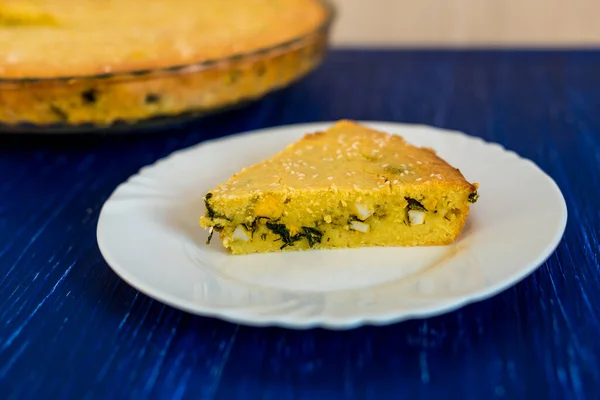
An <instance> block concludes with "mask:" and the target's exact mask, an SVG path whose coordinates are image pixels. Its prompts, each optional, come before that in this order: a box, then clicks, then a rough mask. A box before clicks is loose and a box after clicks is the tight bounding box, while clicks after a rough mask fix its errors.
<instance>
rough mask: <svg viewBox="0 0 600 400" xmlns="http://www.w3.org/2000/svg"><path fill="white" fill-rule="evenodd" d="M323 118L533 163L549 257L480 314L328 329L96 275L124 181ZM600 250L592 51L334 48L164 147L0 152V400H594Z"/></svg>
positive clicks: (599, 100)
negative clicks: (461, 139)
mask: <svg viewBox="0 0 600 400" xmlns="http://www.w3.org/2000/svg"><path fill="white" fill-rule="evenodd" d="M0 106H1V105H0ZM340 118H352V119H366V120H389V121H400V122H413V123H425V124H431V125H435V126H439V127H443V128H451V129H457V130H462V131H465V132H468V133H469V134H472V135H476V136H480V137H483V138H485V139H487V140H490V141H495V142H499V143H501V144H503V145H504V146H506V147H507V148H509V149H511V150H514V151H516V152H518V153H519V154H521V155H522V156H524V157H527V158H530V159H532V160H533V161H535V162H536V163H538V165H540V166H541V167H542V168H543V169H544V170H545V171H546V172H548V173H549V174H550V175H551V176H552V177H553V178H554V179H555V180H556V181H557V183H558V185H559V186H560V188H561V190H562V191H563V192H564V195H565V198H566V200H567V204H568V207H569V213H570V219H569V223H568V226H567V230H566V234H565V237H564V240H563V242H562V243H561V244H560V246H559V248H558V250H557V252H556V253H555V254H554V255H552V256H551V258H550V259H549V260H548V261H547V262H546V263H545V264H544V265H543V266H542V267H541V268H540V269H539V270H538V271H537V272H535V274H534V275H532V276H530V277H528V278H527V279H525V280H524V281H522V282H521V283H519V284H518V285H517V286H515V287H513V288H510V289H508V290H506V291H505V292H503V293H501V294H499V295H498V296H496V297H494V298H492V299H490V300H487V301H483V302H481V303H478V304H474V305H470V306H468V307H466V308H463V309H461V310H459V311H456V312H452V313H450V314H447V315H444V316H440V317H436V318H431V319H427V320H417V321H409V322H405V323H399V324H395V325H392V326H387V327H378V328H376V327H363V328H359V329H356V330H351V331H345V332H344V331H343V332H333V331H326V330H321V329H314V330H309V331H291V330H284V329H277V328H265V329H257V328H250V327H244V326H236V325H233V324H230V323H227V322H222V321H219V320H215V319H210V318H203V317H197V316H192V315H189V314H186V313H184V312H180V311H178V310H175V309H172V308H170V307H167V306H164V305H162V304H160V303H158V302H156V301H153V300H151V299H150V298H148V297H146V296H144V295H142V294H140V293H138V292H137V291H136V290H134V289H132V288H131V287H129V286H128V285H127V284H125V283H124V282H123V281H121V280H120V279H119V278H117V276H116V275H115V274H114V273H113V272H112V271H111V270H110V269H109V267H108V266H107V264H106V263H105V262H104V261H103V259H102V257H101V255H100V253H99V251H98V248H97V245H96V235H95V230H96V223H97V219H98V213H99V210H100V207H101V206H102V204H103V202H104V201H105V200H106V198H107V197H108V196H109V194H110V193H111V191H112V190H113V189H114V188H115V187H116V186H117V185H118V184H119V183H121V182H123V181H124V180H125V179H126V178H127V177H129V176H130V175H131V174H134V173H135V172H136V171H137V170H138V169H139V168H140V167H142V166H144V165H146V164H149V163H152V162H154V161H155V160H157V159H159V158H161V157H163V156H166V155H167V154H169V153H171V152H172V151H174V150H177V149H180V148H183V147H186V146H189V145H192V144H195V143H198V142H200V141H202V140H204V139H207V138H213V137H218V136H222V135H227V134H232V133H235V132H238V131H244V130H249V129H255V128H261V127H267V126H274V125H280V124H290V123H297V122H312V121H321V120H334V119H340ZM599 236H600V52H592V51H589V52H584V51H581V52H531V51H527V52H508V51H506V52H451V51H447V52H445V51H423V52H418V51H406V52H401V51H393V52H392V51H390V52H385V51H372V52H367V51H334V52H332V53H331V54H330V55H329V57H328V59H327V61H326V63H325V64H324V65H323V67H322V68H320V69H319V70H318V71H317V72H315V73H313V74H312V75H311V76H310V77H308V78H307V79H305V80H303V81H302V82H301V83H299V84H297V85H295V86H293V87H291V88H289V89H287V90H285V91H282V92H280V93H277V94H274V95H272V96H269V97H268V98H267V99H265V100H264V101H261V102H259V103H256V104H253V105H251V106H249V107H247V108H244V109H242V110H238V111H234V112H228V113H226V114H222V115H219V116H215V117H211V118H207V119H204V120H201V121H198V122H195V123H193V124H191V125H189V126H183V127H180V128H178V129H174V130H172V131H171V132H168V133H158V134H152V135H144V136H141V135H130V136H119V137H86V138H77V137H68V138H57V137H50V138H39V137H0V398H2V399H71V398H72V399H83V398H86V399H87V398H89V399H92V398H107V399H116V398H131V399H145V398H152V399H212V398H218V399H238V398H240V399H277V400H287V399H336V398H346V399H378V400H379V399H426V398H431V399H442V398H445V397H443V396H449V397H450V398H457V399H493V398H506V399H520V398H532V397H531V396H534V395H537V396H539V397H540V398H543V399H598V398H600V268H599V266H600V265H599V243H598V240H599Z"/></svg>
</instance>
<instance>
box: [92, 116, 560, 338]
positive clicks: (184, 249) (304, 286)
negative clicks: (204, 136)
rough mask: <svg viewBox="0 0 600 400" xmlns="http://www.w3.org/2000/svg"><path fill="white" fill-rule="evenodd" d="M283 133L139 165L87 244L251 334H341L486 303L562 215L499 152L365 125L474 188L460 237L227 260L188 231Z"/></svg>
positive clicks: (289, 131)
mask: <svg viewBox="0 0 600 400" xmlns="http://www.w3.org/2000/svg"><path fill="white" fill-rule="evenodd" d="M331 124H332V123H319V124H306V125H294V126H284V127H279V128H272V129H266V130H261V131H255V132H250V133H246V134H240V135H235V136H230V137H227V138H223V139H218V140H213V141H209V142H204V143H202V144H200V145H198V146H195V147H192V148H189V149H186V150H182V151H179V152H176V153H174V154H172V155H171V156H169V157H167V158H166V159H164V160H162V161H159V162H158V163H156V164H155V165H153V166H150V167H146V168H144V169H142V170H141V171H140V173H139V174H138V175H135V176H133V177H132V178H131V179H129V180H128V181H127V182H126V183H124V184H123V185H121V186H120V187H118V188H117V190H116V191H115V192H114V193H113V195H112V196H111V197H110V198H109V199H108V201H107V202H106V204H105V205H104V207H103V209H102V212H101V214H100V221H99V224H98V232H97V233H98V244H99V246H100V250H101V252H102V254H103V256H104V257H105V259H106V261H107V262H108V264H109V265H110V266H111V267H112V268H113V270H114V271H115V272H116V273H117V274H118V275H119V276H120V277H121V278H123V279H124V280H125V281H126V282H128V283H129V284H130V285H132V286H133V287H135V288H136V289H138V290H140V291H141V292H143V293H145V294H147V295H148V296H151V297H153V298H155V299H157V300H159V301H162V302H164V303H166V304H169V305H171V306H173V307H177V308H180V309H183V310H186V311H188V312H191V313H195V314H200V315H206V316H214V317H219V318H222V319H225V320H229V321H233V322H237V323H243V324H248V325H257V326H264V325H278V326H285V327H291V328H309V327H315V326H321V327H327V328H337V329H344V328H352V327H356V326H359V325H362V324H387V323H392V322H397V321H401V320H405V319H409V318H416V317H427V316H433V315H437V314H440V313H443V312H448V311H451V310H454V309H456V308H458V307H460V306H463V305H465V304H467V303H470V302H474V301H477V300H481V299H484V298H487V297H490V296H492V295H494V294H496V293H498V292H499V291H501V290H503V289H506V288H507V287H509V286H511V285H513V284H515V283H516V282H518V281H519V280H521V279H523V278H524V277H525V276H527V275H529V274H530V273H532V272H533V271H534V270H535V269H536V268H537V267H538V266H539V265H541V264H542V263H543V262H544V261H545V260H546V259H547V257H548V256H549V255H550V254H551V253H552V252H553V251H554V249H555V248H556V246H557V245H558V243H559V241H560V239H561V237H562V234H563V232H564V229H565V225H566V221H567V210H566V205H565V201H564V198H563V196H562V194H561V193H560V190H559V188H558V187H557V186H556V184H555V183H554V181H553V180H552V179H551V178H550V177H548V176H547V175H546V174H545V173H544V172H542V171H541V170H540V169H539V168H538V167H537V166H536V165H535V164H533V163H532V162H531V161H528V160H525V159H523V158H520V157H519V156H517V155H516V154H515V153H512V152H509V151H506V150H504V149H503V148H502V147H501V146H499V145H496V144H490V143H486V142H484V141H482V140H481V139H477V138H473V137H469V136H467V135H465V134H462V133H459V132H453V131H445V130H440V129H436V128H432V127H427V126H415V125H404V124H397V123H383V122H365V124H367V125H370V126H372V127H374V128H376V129H380V130H383V131H387V132H390V133H397V134H400V135H402V136H404V137H405V138H406V140H408V141H409V142H411V143H413V144H416V145H421V146H428V147H432V148H434V149H436V150H437V151H438V154H439V155H440V156H442V157H443V158H445V159H446V160H447V161H448V162H449V163H450V164H452V165H454V166H455V167H457V168H460V170H461V171H462V172H463V174H464V175H465V176H466V178H467V179H468V180H469V181H471V182H479V183H480V185H481V186H480V190H479V192H480V194H481V197H480V199H479V201H478V202H477V203H476V204H475V205H474V206H473V207H472V211H471V214H470V215H469V219H468V222H467V225H466V226H465V229H464V231H463V234H462V235H461V237H460V238H459V239H458V240H457V241H456V242H455V243H454V244H452V245H450V246H443V247H423V248H416V247H414V248H363V249H352V250H321V251H304V252H286V253H273V254H256V255H248V256H231V255H229V254H227V253H226V252H225V251H224V249H223V247H222V245H221V242H220V240H219V238H218V236H215V238H214V239H213V241H212V243H211V244H210V245H206V244H205V242H206V238H207V232H206V231H204V230H203V229H201V228H200V227H199V225H198V219H199V217H200V215H202V214H203V213H204V205H203V201H202V197H203V196H204V194H205V193H206V192H207V191H208V190H210V189H212V188H213V187H214V186H215V185H217V184H218V183H221V182H222V181H225V180H226V179H228V178H229V177H230V176H231V175H232V174H234V173H235V172H237V171H238V170H240V169H241V168H242V167H246V166H248V165H250V164H253V163H256V162H258V161H261V160H263V159H265V158H268V157H270V156H272V155H273V154H275V153H277V152H278V151H280V150H281V149H283V148H284V147H285V146H286V145H287V144H289V143H291V142H294V141H296V140H298V139H299V138H300V137H301V136H302V135H303V134H304V133H306V132H312V131H316V130H320V129H325V128H327V127H328V126H330V125H331Z"/></svg>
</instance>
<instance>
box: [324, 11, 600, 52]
mask: <svg viewBox="0 0 600 400" xmlns="http://www.w3.org/2000/svg"><path fill="white" fill-rule="evenodd" d="M332 2H333V4H335V5H336V6H337V8H338V10H339V13H338V19H337V22H336V25H335V30H334V35H333V41H334V43H335V44H337V45H352V46H356V45H366V46H373V45H386V46H388V45H392V46H396V45H402V46H423V45H433V46H441V45H447V46H495V45H497V46H573V45H579V46H582V45H586V46H587V45H591V46H597V45H598V44H600V24H598V23H597V15H598V14H600V2H598V1H596V0H571V1H569V2H565V1H563V0H527V1H521V0H488V1H481V0H443V1H440V0H420V1H409V0H370V1H365V0H332Z"/></svg>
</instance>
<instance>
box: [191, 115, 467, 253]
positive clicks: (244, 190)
mask: <svg viewBox="0 0 600 400" xmlns="http://www.w3.org/2000/svg"><path fill="white" fill-rule="evenodd" d="M477 196H478V195H477V185H476V184H475V185H472V184H470V183H468V182H467V181H466V180H465V179H464V177H463V176H462V174H461V173H460V172H459V171H458V170H456V169H454V168H452V167H451V166H449V165H448V164H447V163H446V162H444V161H443V160H441V159H440V158H439V157H437V156H436V155H435V153H434V152H433V151H432V150H429V149H422V148H417V147H414V146H411V145H410V144H408V143H406V142H405V141H404V140H403V139H402V138H401V137H399V136H395V135H388V134H385V133H381V132H376V131H373V130H370V129H367V128H365V127H363V126H361V125H359V124H356V123H353V122H350V121H340V122H339V123H337V124H336V125H335V126H334V127H332V128H330V129H329V130H328V131H326V132H320V133H316V134H312V135H306V136H305V137H304V138H303V139H302V140H300V141H298V142H296V143H294V144H292V145H290V146H289V147H288V148H287V149H285V150H284V151H283V152H281V153H279V154H278V155H276V156H275V157H273V158H271V159H268V160H266V161H264V162H262V163H259V164H256V165H253V166H251V167H249V168H247V169H244V170H242V171H241V172H240V173H239V174H236V175H234V176H233V177H232V178H231V179H230V180H229V181H228V182H227V183H226V184H223V185H219V186H218V187H217V188H215V189H213V190H211V191H210V192H209V193H207V194H206V196H205V205H206V215H205V216H203V217H202V218H201V220H200V224H201V225H202V226H203V227H205V228H209V229H210V230H211V235H212V233H213V232H214V231H215V230H216V231H217V232H219V235H220V238H221V240H222V242H223V245H224V246H225V247H226V248H228V249H229V250H230V251H231V253H233V254H247V253H256V252H272V251H289V250H306V249H311V248H312V249H326V248H350V247H363V246H419V245H421V246H425V245H445V244H449V243H451V242H453V241H454V240H455V239H456V238H457V237H458V235H459V234H460V232H461V230H462V228H463V226H464V224H465V222H466V219H467V215H468V213H469V210H470V203H473V202H475V201H476V200H477Z"/></svg>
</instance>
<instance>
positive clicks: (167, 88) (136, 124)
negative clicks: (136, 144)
mask: <svg viewBox="0 0 600 400" xmlns="http://www.w3.org/2000/svg"><path fill="white" fill-rule="evenodd" d="M314 1H315V2H316V3H318V5H319V6H320V7H322V9H323V13H324V17H323V18H322V20H321V21H320V22H319V23H318V25H316V27H315V28H314V29H311V30H310V32H307V33H304V34H302V35H301V36H297V37H294V38H292V39H289V40H285V41H282V42H279V43H276V44H274V45H270V46H266V47H261V48H258V49H253V50H251V51H246V52H238V53H232V54H231V55H227V56H226V57H219V58H212V59H207V60H204V61H201V62H197V63H190V64H179V65H168V66H161V67H159V68H150V69H132V70H128V71H115V72H105V73H96V74H90V75H75V76H56V77H41V78H40V77H33V78H32V77H27V76H25V77H17V78H14V77H8V78H6V77H5V76H4V75H2V73H1V72H2V71H1V69H0V132H4V133H84V132H94V131H103V132H106V131H108V132H122V131H136V130H138V129H140V130H144V128H147V127H152V126H156V125H157V124H158V125H161V126H163V125H165V124H167V125H168V124H169V123H170V122H177V121H181V120H187V119H190V118H197V117H200V116H205V115H209V114H213V113H216V112H220V111H223V110H226V109H230V108H235V107H238V106H241V105H243V104H247V103H248V102H251V101H255V100H258V99H260V98H261V97H263V96H265V95H266V94H268V93H270V92H273V91H275V90H278V89H281V88H284V87H286V86H288V85H290V84H291V83H293V82H294V81H297V80H299V79H301V78H303V77H304V76H305V75H307V74H308V73H309V72H310V71H312V70H313V69H315V68H316V67H317V66H318V65H319V64H320V63H321V61H322V59H323V57H324V55H325V54H326V52H327V48H328V41H329V32H330V27H331V24H332V21H333V19H334V8H333V6H332V5H331V4H330V3H329V2H328V1H326V0H314ZM0 11H1V10H0ZM0 17H1V15H0Z"/></svg>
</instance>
